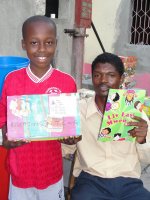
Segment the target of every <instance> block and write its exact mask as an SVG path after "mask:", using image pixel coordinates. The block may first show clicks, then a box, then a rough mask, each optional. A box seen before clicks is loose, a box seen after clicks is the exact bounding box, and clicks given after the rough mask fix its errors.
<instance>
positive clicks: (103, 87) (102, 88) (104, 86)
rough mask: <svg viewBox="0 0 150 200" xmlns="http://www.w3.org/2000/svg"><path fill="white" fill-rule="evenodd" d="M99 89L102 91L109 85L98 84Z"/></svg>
mask: <svg viewBox="0 0 150 200" xmlns="http://www.w3.org/2000/svg"><path fill="white" fill-rule="evenodd" d="M99 89H100V90H101V91H102V92H106V91H108V90H109V87H108V86H107V85H100V86H99Z"/></svg>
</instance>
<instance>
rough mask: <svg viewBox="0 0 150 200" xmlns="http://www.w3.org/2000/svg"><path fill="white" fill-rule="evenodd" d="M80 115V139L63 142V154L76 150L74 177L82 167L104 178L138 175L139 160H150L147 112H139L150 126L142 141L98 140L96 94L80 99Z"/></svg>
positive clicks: (99, 120) (149, 133) (99, 115)
mask: <svg viewBox="0 0 150 200" xmlns="http://www.w3.org/2000/svg"><path fill="white" fill-rule="evenodd" d="M80 115H81V134H82V140H81V141H79V142H78V143H77V144H76V145H64V144H62V150H63V154H67V153H73V152H74V151H75V149H77V155H76V160H75V165H74V171H73V174H74V176H75V177H77V176H78V175H79V174H80V172H81V171H82V170H83V171H84V172H87V173H89V174H91V175H94V176H99V177H104V178H114V177H118V176H122V177H133V178H139V177H140V174H141V167H140V160H141V161H143V162H145V161H146V162H149V163H150V123H149V120H148V117H147V116H146V114H145V113H142V118H143V119H145V120H146V121H147V122H148V125H149V130H148V133H147V138H146V143H145V144H138V143H137V142H136V141H135V142H127V141H111V142H100V141H98V140H97V138H98V133H99V129H100V125H101V122H102V113H100V112H99V111H98V109H97V107H96V104H95V97H90V98H88V99H83V100H81V101H80Z"/></svg>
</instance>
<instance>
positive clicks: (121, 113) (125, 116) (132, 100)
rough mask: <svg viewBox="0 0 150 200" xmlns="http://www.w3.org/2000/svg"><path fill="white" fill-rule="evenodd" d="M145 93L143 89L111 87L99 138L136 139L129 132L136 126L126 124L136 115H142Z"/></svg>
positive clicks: (113, 139)
mask: <svg viewBox="0 0 150 200" xmlns="http://www.w3.org/2000/svg"><path fill="white" fill-rule="evenodd" d="M145 94H146V91H145V90H142V89H132V90H131V89H110V90H109V94H108V98H107V102H106V107H105V112H104V116H103V120H102V124H101V127H100V131H99V134H98V140H99V141H101V142H107V141H130V142H132V141H135V138H133V137H132V136H131V135H130V133H129V132H130V130H132V129H134V127H133V126H126V125H125V124H126V122H129V121H131V120H133V117H134V116H139V117H141V114H142V109H143V104H144V98H145Z"/></svg>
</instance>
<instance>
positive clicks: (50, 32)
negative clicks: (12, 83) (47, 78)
mask: <svg viewBox="0 0 150 200" xmlns="http://www.w3.org/2000/svg"><path fill="white" fill-rule="evenodd" d="M56 43H57V41H56V33H55V30H54V28H53V26H52V25H51V24H48V23H46V22H32V23H30V24H28V26H27V28H26V32H25V38H24V40H22V47H23V49H24V50H26V52H27V56H28V57H29V59H30V67H31V69H32V70H33V71H34V69H35V70H37V69H41V68H42V69H43V71H44V70H45V71H46V70H47V69H49V66H50V63H51V61H52V59H53V57H54V53H55V49H56Z"/></svg>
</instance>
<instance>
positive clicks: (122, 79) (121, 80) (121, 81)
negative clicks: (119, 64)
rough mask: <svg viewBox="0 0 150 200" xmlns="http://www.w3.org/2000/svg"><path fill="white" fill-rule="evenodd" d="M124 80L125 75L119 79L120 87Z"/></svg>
mask: <svg viewBox="0 0 150 200" xmlns="http://www.w3.org/2000/svg"><path fill="white" fill-rule="evenodd" d="M124 79H125V74H123V75H122V76H121V78H120V86H122V84H123V82H124Z"/></svg>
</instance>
